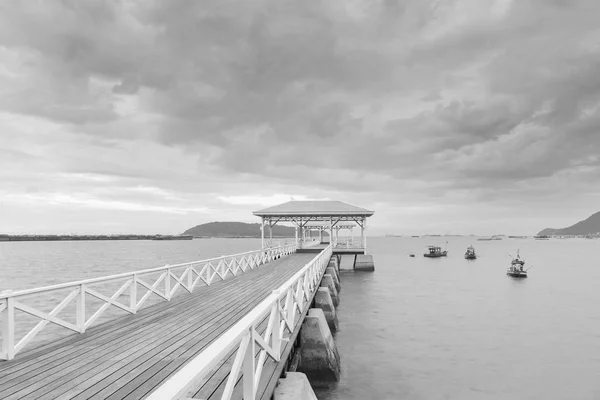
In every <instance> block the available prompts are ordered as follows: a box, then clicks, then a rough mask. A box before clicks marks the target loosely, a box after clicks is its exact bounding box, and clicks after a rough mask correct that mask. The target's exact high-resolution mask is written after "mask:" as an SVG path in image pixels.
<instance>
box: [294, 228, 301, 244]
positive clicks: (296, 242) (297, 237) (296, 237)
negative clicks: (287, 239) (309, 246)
mask: <svg viewBox="0 0 600 400" xmlns="http://www.w3.org/2000/svg"><path fill="white" fill-rule="evenodd" d="M295 228H296V232H295V233H296V248H300V247H299V246H298V224H296V226H295Z"/></svg>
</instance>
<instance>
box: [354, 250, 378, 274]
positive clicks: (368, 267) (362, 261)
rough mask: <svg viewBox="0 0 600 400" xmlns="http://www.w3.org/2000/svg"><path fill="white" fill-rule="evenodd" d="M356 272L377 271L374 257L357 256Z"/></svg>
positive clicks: (355, 261) (355, 262)
mask: <svg viewBox="0 0 600 400" xmlns="http://www.w3.org/2000/svg"><path fill="white" fill-rule="evenodd" d="M354 270H355V271H375V263H374V262H373V256H372V255H366V254H357V255H356V259H355V260H354Z"/></svg>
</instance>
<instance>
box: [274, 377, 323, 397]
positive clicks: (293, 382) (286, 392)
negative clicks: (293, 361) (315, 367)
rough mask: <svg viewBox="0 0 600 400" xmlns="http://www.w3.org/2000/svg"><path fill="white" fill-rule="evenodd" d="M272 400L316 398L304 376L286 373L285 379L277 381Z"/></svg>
mask: <svg viewBox="0 0 600 400" xmlns="http://www.w3.org/2000/svg"><path fill="white" fill-rule="evenodd" d="M273 400H317V396H316V395H315V392H314V391H313V389H312V386H310V382H309V381H308V378H307V377H306V375H305V374H303V373H302V372H286V374H285V378H280V379H279V380H278V381H277V386H276V387H275V391H273Z"/></svg>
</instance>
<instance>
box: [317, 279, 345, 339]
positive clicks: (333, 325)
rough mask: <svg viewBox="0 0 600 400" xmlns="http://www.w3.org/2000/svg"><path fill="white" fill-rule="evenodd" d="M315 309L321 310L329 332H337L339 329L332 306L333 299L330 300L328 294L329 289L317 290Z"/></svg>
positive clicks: (329, 294) (321, 288)
mask: <svg viewBox="0 0 600 400" xmlns="http://www.w3.org/2000/svg"><path fill="white" fill-rule="evenodd" d="M315 308H320V309H321V310H323V315H325V320H326V321H327V325H328V326H329V330H330V331H331V332H337V331H338V329H339V322H338V318H337V312H336V311H335V306H334V305H333V299H332V298H331V293H329V288H324V287H320V288H319V289H317V293H316V294H315Z"/></svg>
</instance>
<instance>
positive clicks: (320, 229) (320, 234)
mask: <svg viewBox="0 0 600 400" xmlns="http://www.w3.org/2000/svg"><path fill="white" fill-rule="evenodd" d="M322 242H323V227H322V226H320V227H319V244H321V243H322Z"/></svg>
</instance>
